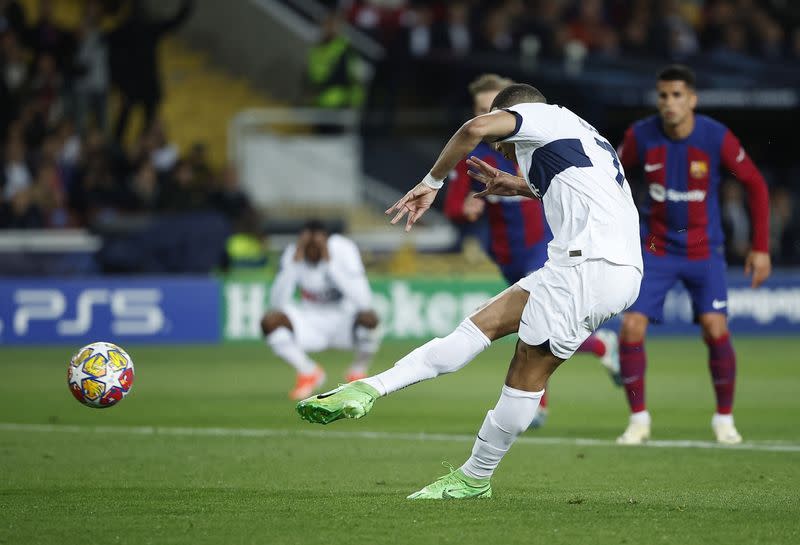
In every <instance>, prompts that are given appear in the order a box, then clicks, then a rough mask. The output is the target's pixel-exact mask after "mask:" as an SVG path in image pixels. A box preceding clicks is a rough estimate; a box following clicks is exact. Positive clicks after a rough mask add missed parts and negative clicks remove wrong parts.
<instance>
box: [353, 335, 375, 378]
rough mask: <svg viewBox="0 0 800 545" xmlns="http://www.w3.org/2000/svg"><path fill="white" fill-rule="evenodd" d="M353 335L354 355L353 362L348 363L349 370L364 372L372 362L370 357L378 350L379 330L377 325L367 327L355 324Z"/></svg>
mask: <svg viewBox="0 0 800 545" xmlns="http://www.w3.org/2000/svg"><path fill="white" fill-rule="evenodd" d="M353 335H354V337H355V356H354V357H353V363H352V364H351V365H350V372H358V373H365V374H366V372H367V369H369V364H370V363H372V357H373V356H374V355H375V352H377V351H378V346H380V343H381V335H380V331H378V328H377V327H373V328H372V329H369V328H367V327H364V326H361V325H357V326H356V328H355V331H354V332H353Z"/></svg>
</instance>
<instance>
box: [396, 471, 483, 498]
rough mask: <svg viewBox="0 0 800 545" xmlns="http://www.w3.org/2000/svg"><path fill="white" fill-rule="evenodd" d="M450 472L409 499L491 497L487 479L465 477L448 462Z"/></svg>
mask: <svg viewBox="0 0 800 545" xmlns="http://www.w3.org/2000/svg"><path fill="white" fill-rule="evenodd" d="M445 465H446V466H447V467H449V468H450V473H448V474H447V475H444V476H442V477H439V478H438V479H436V480H435V481H433V482H432V483H431V484H429V485H428V486H426V487H425V488H423V489H422V490H419V491H417V492H414V493H413V494H411V495H410V496H408V499H409V500H449V499H454V500H463V499H468V498H491V497H492V485H491V483H490V482H489V479H474V478H472V477H467V476H466V475H464V472H463V471H461V470H460V469H453V466H451V465H450V464H445Z"/></svg>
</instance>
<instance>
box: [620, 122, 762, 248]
mask: <svg viewBox="0 0 800 545" xmlns="http://www.w3.org/2000/svg"><path fill="white" fill-rule="evenodd" d="M619 157H620V160H621V162H622V165H623V167H624V168H625V170H626V171H627V172H628V174H629V175H630V174H632V173H633V169H634V168H636V167H638V168H641V170H642V176H643V179H644V182H645V183H646V184H647V190H648V191H647V199H646V203H645V205H644V209H643V210H642V211H641V212H642V213H641V235H642V246H643V248H644V251H647V252H650V253H652V254H655V255H665V254H671V255H679V256H685V257H688V258H689V259H705V258H708V257H709V256H710V255H711V252H712V251H714V250H715V249H717V248H720V247H721V246H722V245H723V243H724V235H723V232H722V218H721V215H720V203H719V185H720V182H721V178H722V173H723V169H725V170H728V171H730V172H731V173H732V174H733V175H734V176H735V177H736V179H737V180H739V182H740V183H742V184H743V185H744V186H745V189H746V191H747V193H748V197H749V201H750V215H751V222H752V225H753V228H752V232H753V241H752V248H753V250H756V251H760V252H766V251H768V247H769V197H768V193H767V185H766V182H765V181H764V178H763V177H762V176H761V173H760V172H759V171H758V169H757V168H756V166H755V164H754V163H753V161H752V160H751V159H750V157H749V156H748V155H747V153H745V151H744V148H743V147H742V146H741V144H740V143H739V139H738V138H736V136H735V135H734V134H733V133H732V132H731V131H730V130H729V129H728V128H727V127H726V126H725V125H723V124H722V123H720V122H718V121H716V120H714V119H711V118H710V117H708V116H704V115H696V116H695V125H694V129H693V131H692V133H691V134H690V135H689V136H688V137H687V138H685V139H682V140H672V139H670V138H669V137H668V136H667V135H666V134H665V133H664V130H663V126H662V124H661V119H660V118H659V117H658V116H652V117H648V118H646V119H643V120H641V121H638V122H636V123H634V124H633V125H632V126H631V127H629V128H628V130H627V131H626V133H625V139H624V140H623V143H622V145H621V147H620V150H619Z"/></svg>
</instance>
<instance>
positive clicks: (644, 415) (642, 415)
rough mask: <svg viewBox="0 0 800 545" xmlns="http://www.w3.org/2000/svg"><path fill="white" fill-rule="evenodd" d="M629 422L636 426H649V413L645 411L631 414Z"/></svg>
mask: <svg viewBox="0 0 800 545" xmlns="http://www.w3.org/2000/svg"><path fill="white" fill-rule="evenodd" d="M631 422H636V423H637V424H645V425H647V426H649V425H650V413H649V412H647V411H639V412H636V413H631Z"/></svg>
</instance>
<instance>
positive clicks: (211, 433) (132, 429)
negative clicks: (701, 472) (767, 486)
mask: <svg viewBox="0 0 800 545" xmlns="http://www.w3.org/2000/svg"><path fill="white" fill-rule="evenodd" d="M0 431H22V432H41V433H52V432H60V433H87V432H88V433H116V434H127V435H167V436H177V435H194V436H205V437H314V438H329V439H381V440H387V441H458V442H471V441H474V440H475V436H474V435H459V434H444V433H399V432H383V431H336V430H274V429H264V428H262V429H258V428H251V429H248V428H181V427H162V426H75V425H68V424H63V425H62V424H15V423H12V422H0ZM516 442H517V443H522V444H528V445H574V446H581V447H584V446H586V447H610V446H616V443H614V441H610V440H607V439H590V438H580V437H530V436H523V437H519V438H517V441H516ZM645 446H646V447H649V448H696V449H725V450H748V451H753V450H756V451H768V452H800V445H798V444H794V443H776V442H769V441H764V442H746V443H742V444H740V445H720V444H718V443H713V442H711V441H649V442H648V443H647V444H646V445H645Z"/></svg>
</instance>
